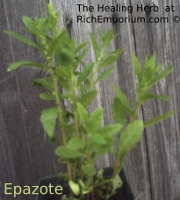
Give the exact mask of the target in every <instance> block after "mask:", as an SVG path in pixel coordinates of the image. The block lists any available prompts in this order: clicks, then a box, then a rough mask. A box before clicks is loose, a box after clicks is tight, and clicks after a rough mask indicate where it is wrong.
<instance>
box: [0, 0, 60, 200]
mask: <svg viewBox="0 0 180 200" xmlns="http://www.w3.org/2000/svg"><path fill="white" fill-rule="evenodd" d="M0 10H1V12H0V30H1V31H0V41H1V45H0V61H1V67H0V199H1V200H4V199H5V200H12V199H13V197H12V196H11V195H9V196H8V195H6V196H4V195H3V193H4V192H3V187H4V183H5V182H11V183H12V184H13V185H21V186H23V185H29V186H32V185H37V183H38V180H39V179H40V178H42V177H44V176H47V175H54V174H57V173H58V171H59V170H60V169H61V168H60V167H59V165H58V163H57V157H56V156H54V155H53V153H52V152H53V151H54V149H55V146H56V145H55V144H54V145H52V144H49V142H48V141H46V138H45V134H44V132H43V129H42V126H41V124H40V121H39V117H40V112H41V110H42V109H43V108H45V107H49V106H50V105H49V104H47V103H46V104H45V103H44V102H43V101H41V100H39V97H38V95H39V92H40V89H39V88H33V87H32V83H31V81H32V79H33V78H36V77H37V78H38V77H41V76H42V74H41V72H40V71H37V70H29V69H27V68H24V69H19V70H18V71H14V72H11V73H9V72H7V70H6V69H7V67H8V65H9V64H10V63H12V62H14V61H18V60H34V61H40V60H41V58H40V57H39V56H38V54H37V52H36V51H34V50H33V49H32V48H30V47H28V46H27V45H25V44H22V43H21V42H18V41H16V40H15V39H13V38H12V37H9V36H8V35H6V34H5V33H4V30H12V31H16V32H19V33H22V32H23V31H22V29H20V27H22V21H21V18H22V16H23V15H27V16H29V17H32V18H33V17H34V16H40V15H41V14H42V13H44V12H45V10H46V1H44V0H43V1H41V0H40V1H36V0H32V1H27V0H26V1H25V0H23V1H21V0H17V1H13V0H8V1H0ZM27 36H28V35H27ZM28 37H29V36H28ZM17 199H19V200H23V199H27V200H31V199H35V197H34V196H30V195H28V196H23V195H21V196H19V197H18V198H17Z"/></svg>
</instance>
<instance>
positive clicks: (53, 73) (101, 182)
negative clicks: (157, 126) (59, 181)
mask: <svg viewBox="0 0 180 200" xmlns="http://www.w3.org/2000/svg"><path fill="white" fill-rule="evenodd" d="M58 20H59V14H58V13H57V12H55V10H54V7H53V4H51V3H50V4H48V17H41V18H35V19H34V20H32V19H30V18H28V17H26V16H24V17H23V23H24V25H25V27H26V29H25V30H26V31H27V32H28V33H30V34H32V35H34V36H35V37H36V38H37V40H36V42H34V41H32V40H30V39H28V38H26V37H24V36H22V35H20V34H17V33H14V32H11V31H6V33H8V34H9V35H11V36H13V37H14V38H16V39H18V40H20V41H22V42H24V43H25V44H27V45H29V46H32V47H34V48H36V49H37V50H38V51H39V52H40V54H42V55H43V56H44V58H45V62H44V63H35V62H29V61H17V62H14V63H12V64H11V65H10V66H9V67H8V71H12V70H15V69H17V68H18V67H20V66H28V67H34V68H39V69H41V70H44V71H46V72H47V74H48V75H47V76H45V77H43V78H39V79H35V80H33V85H34V86H43V87H44V88H45V89H46V92H44V93H41V94H40V98H41V99H42V100H45V101H53V102H54V103H55V105H54V106H53V107H51V108H48V109H44V110H43V111H42V113H41V117H40V121H41V123H42V125H43V128H44V130H45V132H46V133H47V136H48V138H49V139H50V140H51V141H54V140H56V141H59V146H58V147H57V148H56V150H55V154H56V155H57V156H58V157H59V162H61V163H65V164H66V166H67V174H65V175H64V174H60V176H61V178H63V179H64V180H66V181H68V182H69V187H70V188H71V191H72V193H71V196H70V197H64V199H71V200H72V199H76V198H78V199H83V198H86V199H89V198H91V199H92V200H93V199H96V200H97V199H101V198H105V199H108V198H110V196H111V195H112V194H114V193H115V192H116V189H117V188H119V187H121V185H122V181H121V180H120V178H119V175H118V174H119V172H120V170H121V169H122V167H123V163H124V159H125V156H126V155H127V153H129V151H130V150H131V149H132V148H134V147H135V146H136V144H137V142H139V141H140V139H141V134H142V132H143V130H144V128H145V127H147V126H149V125H151V124H154V123H157V122H159V121H161V120H163V119H165V118H167V117H169V116H171V115H172V114H174V113H175V112H176V111H171V112H169V113H166V114H165V115H162V116H158V117H156V118H153V119H151V120H150V121H148V122H143V121H142V120H138V119H137V113H138V110H139V108H140V107H141V105H142V104H143V103H145V102H146V101H147V100H149V99H155V98H157V99H162V100H166V101H167V100H168V101H169V97H168V96H165V95H154V94H151V93H150V90H151V88H152V86H153V85H154V84H156V83H157V82H159V81H160V80H161V79H162V78H164V77H166V76H167V75H168V74H169V73H170V72H171V71H172V69H173V68H172V67H167V68H166V69H165V70H162V65H160V66H156V55H155V54H154V55H153V56H152V57H151V58H150V59H148V58H147V57H146V58H145V63H144V68H143V67H142V66H141V64H140V62H139V61H138V58H137V57H136V56H135V55H132V63H133V66H134V72H135V75H136V77H137V89H136V100H135V103H134V107H133V108H132V107H131V106H130V104H129V102H128V98H127V96H126V95H125V94H124V93H123V92H122V90H121V89H120V88H119V87H118V86H116V85H114V90H115V93H116V96H115V98H114V101H113V105H112V112H113V120H114V123H113V124H107V125H103V126H102V121H103V109H101V108H97V109H95V110H94V111H93V112H92V113H89V112H88V106H89V105H90V104H91V103H92V101H93V100H94V98H95V97H96V95H97V93H98V91H97V90H96V89H95V85H96V84H97V82H99V81H101V80H103V79H105V78H106V77H108V76H109V75H110V74H111V73H112V72H113V70H114V69H115V67H114V66H111V65H112V64H113V63H114V62H116V61H117V59H118V58H119V57H120V56H121V54H122V52H123V51H122V50H115V51H108V47H109V45H110V43H111V42H112V41H113V39H114V38H115V35H114V33H113V30H109V31H107V32H106V33H103V32H102V31H101V30H98V35H99V40H98V39H97V38H96V36H95V35H94V34H93V33H90V41H91V47H92V49H93V51H94V54H95V60H94V61H92V62H91V63H88V64H85V63H84V57H85V55H86V53H87V51H88V49H89V46H88V45H87V42H82V43H80V44H79V45H77V44H76V41H75V40H74V39H72V38H70V36H69V34H68V31H67V30H66V29H65V28H58ZM80 66H81V67H82V70H81V71H79V67H80ZM62 100H63V101H65V102H68V103H69V105H70V108H68V109H67V108H64V107H63V105H62ZM57 127H58V130H60V133H59V131H58V130H57ZM115 136H116V138H117V141H118V148H115V146H114V137H115ZM108 152H111V153H112V154H113V155H114V156H115V163H114V166H113V173H112V177H111V178H110V179H108V180H106V179H104V177H103V169H99V170H95V168H94V166H95V161H96V158H97V157H98V156H100V155H104V154H106V153H108ZM107 187H108V188H110V189H109V190H105V188H107ZM104 191H105V192H104Z"/></svg>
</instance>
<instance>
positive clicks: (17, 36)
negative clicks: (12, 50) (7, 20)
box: [5, 31, 40, 50]
mask: <svg viewBox="0 0 180 200" xmlns="http://www.w3.org/2000/svg"><path fill="white" fill-rule="evenodd" d="M5 33H7V34H9V35H11V36H13V37H14V38H16V39H17V40H19V41H21V42H24V43H26V44H28V45H29V46H32V47H35V48H36V49H38V50H40V48H39V47H38V46H37V45H36V44H35V43H34V42H33V41H31V40H30V39H28V38H26V37H24V36H22V35H19V34H18V33H14V32H12V31H5Z"/></svg>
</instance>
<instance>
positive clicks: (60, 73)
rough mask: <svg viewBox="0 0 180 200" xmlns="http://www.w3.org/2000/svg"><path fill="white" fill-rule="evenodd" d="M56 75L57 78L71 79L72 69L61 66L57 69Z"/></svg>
mask: <svg viewBox="0 0 180 200" xmlns="http://www.w3.org/2000/svg"><path fill="white" fill-rule="evenodd" d="M55 74H56V76H57V77H60V78H64V77H66V78H67V79H71V71H70V68H68V67H63V66H59V67H57V68H56V69H55Z"/></svg>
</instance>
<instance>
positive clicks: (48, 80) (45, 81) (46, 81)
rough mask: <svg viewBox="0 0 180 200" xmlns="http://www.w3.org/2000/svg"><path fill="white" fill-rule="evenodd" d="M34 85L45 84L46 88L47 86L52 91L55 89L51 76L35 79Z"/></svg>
mask: <svg viewBox="0 0 180 200" xmlns="http://www.w3.org/2000/svg"><path fill="white" fill-rule="evenodd" d="M33 86H44V87H45V88H47V89H48V90H50V91H53V90H54V85H53V82H52V78H51V77H50V76H49V77H45V78H38V79H34V80H33Z"/></svg>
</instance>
